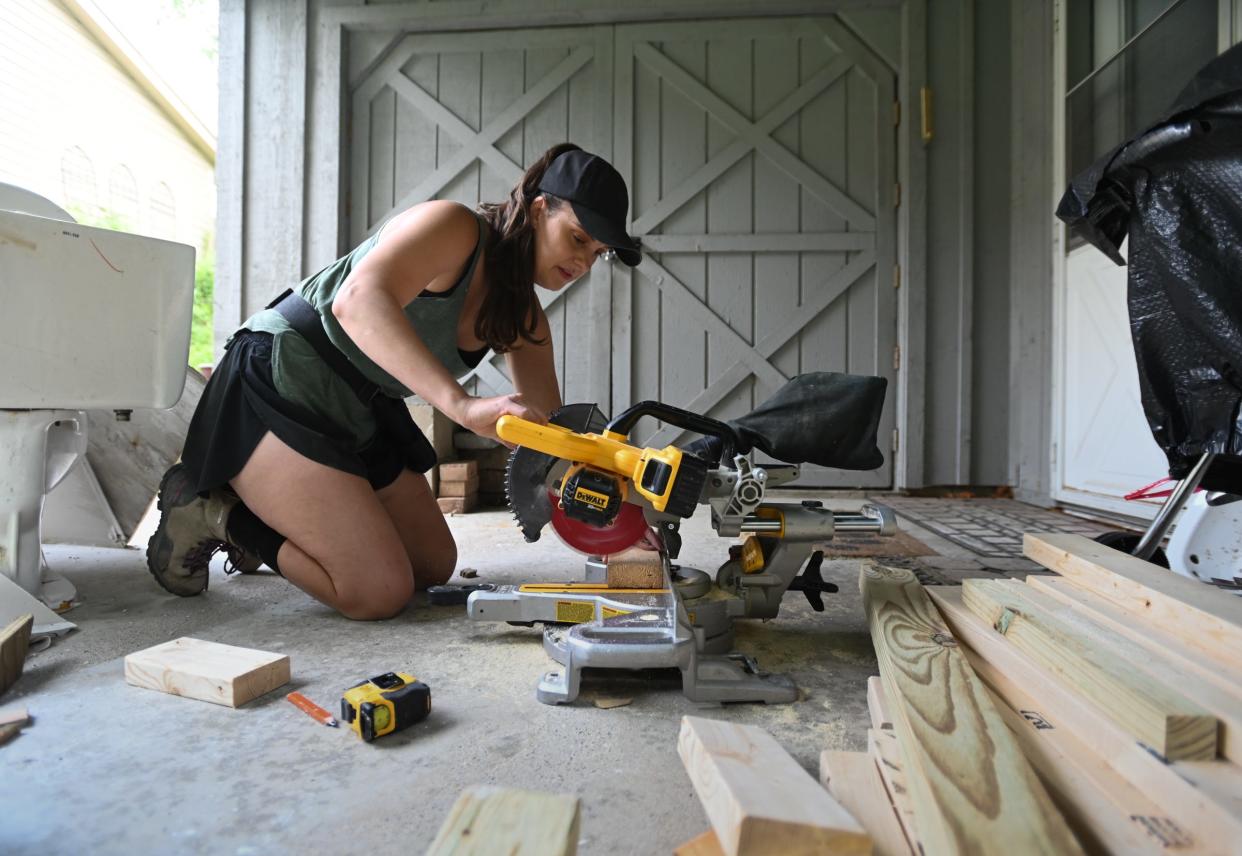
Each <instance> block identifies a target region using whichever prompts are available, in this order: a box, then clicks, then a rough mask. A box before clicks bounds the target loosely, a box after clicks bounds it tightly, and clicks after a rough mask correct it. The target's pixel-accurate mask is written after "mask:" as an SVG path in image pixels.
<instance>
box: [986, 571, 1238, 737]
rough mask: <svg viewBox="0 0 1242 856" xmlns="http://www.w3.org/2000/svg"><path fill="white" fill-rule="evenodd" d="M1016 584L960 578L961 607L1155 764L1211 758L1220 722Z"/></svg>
mask: <svg viewBox="0 0 1242 856" xmlns="http://www.w3.org/2000/svg"><path fill="white" fill-rule="evenodd" d="M1023 590H1029V588H1028V586H1026V585H1025V584H1024V583H1021V582H1018V581H1017V580H977V579H976V580H965V581H964V582H963V583H962V592H963V598H964V601H965V603H966V606H967V608H969V609H970V610H971V611H972V612H974V613H975V614H976V615H978V616H979V617H980V618H982V619H983V620H984V621H985V622H986V623H987V624H990V625H991V626H992V627H994V628H995V629H996V630H997V631H998V632H1000V634H1001V635H1002V636H1004V637H1005V638H1006V639H1007V640H1009V642H1010V644H1012V645H1013V646H1014V647H1015V648H1018V649H1020V650H1021V651H1022V652H1023V653H1024V654H1026V655H1027V656H1028V657H1030V658H1031V659H1033V660H1035V661H1036V662H1037V663H1039V664H1040V665H1041V666H1044V667H1045V668H1047V669H1048V670H1049V671H1051V672H1052V673H1053V674H1055V675H1056V676H1057V679H1058V680H1061V681H1064V682H1066V683H1067V684H1069V685H1070V686H1071V687H1073V689H1074V691H1075V692H1077V693H1079V694H1080V695H1082V696H1084V697H1086V698H1088V699H1090V700H1091V701H1093V702H1094V703H1095V704H1097V705H1099V707H1100V708H1101V709H1103V710H1104V711H1105V712H1106V713H1107V714H1108V715H1109V716H1110V717H1111V718H1112V719H1113V720H1114V721H1115V722H1116V723H1117V724H1118V725H1120V726H1121V727H1122V728H1124V729H1125V730H1126V731H1127V732H1128V733H1130V734H1132V735H1134V737H1135V739H1137V740H1140V741H1142V742H1143V743H1144V744H1146V745H1147V746H1150V747H1151V748H1152V750H1153V751H1155V752H1156V753H1158V754H1159V755H1160V756H1161V757H1162V758H1167V759H1169V760H1172V761H1178V760H1195V759H1201V760H1207V759H1210V758H1214V757H1215V756H1216V742H1217V741H1216V738H1217V730H1218V728H1219V723H1218V721H1217V719H1216V717H1214V716H1212V715H1211V713H1209V712H1208V711H1207V710H1205V709H1204V708H1203V707H1202V706H1200V705H1198V704H1196V703H1194V702H1192V701H1191V700H1190V699H1188V698H1186V697H1185V696H1184V695H1183V694H1182V693H1180V692H1178V691H1176V690H1175V689H1173V688H1172V687H1170V686H1168V685H1167V684H1165V683H1162V682H1161V681H1158V680H1156V679H1155V678H1153V677H1152V676H1151V675H1149V674H1147V672H1145V671H1144V670H1143V669H1142V668H1141V667H1140V663H1141V658H1139V662H1135V660H1134V659H1131V658H1127V657H1125V656H1122V655H1120V654H1118V653H1116V652H1114V651H1112V650H1110V649H1109V648H1108V647H1107V646H1106V645H1101V644H1096V643H1095V642H1094V641H1093V640H1092V639H1090V638H1088V637H1087V636H1086V634H1084V633H1083V632H1081V631H1079V630H1077V629H1075V628H1074V627H1073V626H1071V625H1069V624H1068V623H1066V622H1064V621H1062V620H1060V619H1059V618H1057V617H1055V616H1053V615H1051V614H1049V612H1048V611H1047V610H1046V609H1043V608H1041V607H1040V606H1038V605H1036V604H1035V603H1034V602H1033V601H1031V600H1030V599H1029V598H1027V597H1025V592H1024V591H1023Z"/></svg>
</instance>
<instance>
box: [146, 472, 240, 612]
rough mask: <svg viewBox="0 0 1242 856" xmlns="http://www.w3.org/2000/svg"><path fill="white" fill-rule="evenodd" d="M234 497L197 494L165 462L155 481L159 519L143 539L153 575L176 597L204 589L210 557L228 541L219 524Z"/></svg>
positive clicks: (232, 504) (179, 474)
mask: <svg viewBox="0 0 1242 856" xmlns="http://www.w3.org/2000/svg"><path fill="white" fill-rule="evenodd" d="M238 501H239V500H238V499H237V497H236V496H233V495H232V494H231V493H225V492H224V491H218V490H213V491H212V492H211V493H210V494H209V495H208V497H207V499H202V498H201V497H199V496H198V495H197V494H196V493H194V490H193V485H191V484H190V481H189V479H188V478H187V476H186V473H185V468H184V467H182V465H181V464H175V465H174V466H173V467H172V468H170V469H169V470H168V472H166V473H165V474H164V478H163V479H162V480H161V481H160V493H159V506H158V507H159V510H160V512H161V514H160V525H159V528H157V529H156V530H155V534H154V535H152V536H151V540H150V541H149V542H148V543H147V567H148V568H149V569H150V571H151V576H153V577H155V581H156V582H157V583H159V584H160V585H161V586H163V587H164V588H165V589H166V590H168V591H170V592H172V593H173V594H175V595H180V596H181V597H192V596H193V595H196V594H201V593H202V592H203V591H204V590H206V588H207V565H208V563H210V562H211V557H212V556H213V555H215V553H216V551H217V550H222V549H228V548H229V547H230V546H231V545H230V544H229V543H228V534H227V533H226V532H225V530H224V527H225V523H226V522H227V521H228V518H229V512H230V511H231V510H232V509H233V506H235V505H236V504H237V503H238Z"/></svg>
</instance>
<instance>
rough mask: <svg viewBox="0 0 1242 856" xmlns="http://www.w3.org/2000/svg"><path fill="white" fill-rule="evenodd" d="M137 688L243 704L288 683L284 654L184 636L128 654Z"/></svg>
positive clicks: (127, 673) (128, 674)
mask: <svg viewBox="0 0 1242 856" xmlns="http://www.w3.org/2000/svg"><path fill="white" fill-rule="evenodd" d="M125 681H126V682H127V683H130V684H133V685H134V686H136V687H146V688H148V689H153V690H159V691H161V692H166V693H171V694H172V695H179V696H185V697H186V698H194V699H199V700H200V701H209V702H212V703H214V704H223V705H227V706H228V707H239V706H241V705H243V704H245V703H246V702H248V701H250V700H251V699H255V698H258V697H259V696H261V695H263V694H264V693H266V692H270V691H272V690H274V689H276V688H277V687H279V686H283V685H284V684H287V683H288V682H289V658H288V657H286V656H285V655H284V654H273V653H271V652H268V651H256V650H255V649H253V648H238V647H237V646H235V645H222V644H220V643H219V642H205V641H203V640H202V639H191V638H189V637H188V636H183V637H182V638H180V639H174V640H172V641H171V642H165V643H163V644H162V645H156V646H155V647H153V648H147V649H146V650H144V651H137V652H135V653H133V654H130V655H129V656H127V657H126V658H125Z"/></svg>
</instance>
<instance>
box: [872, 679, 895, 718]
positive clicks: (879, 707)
mask: <svg viewBox="0 0 1242 856" xmlns="http://www.w3.org/2000/svg"><path fill="white" fill-rule="evenodd" d="M867 712H868V713H870V714H871V727H872V728H879V729H883V730H885V731H891V730H892V728H893V717H892V716H890V715H889V712H888V702H887V701H885V700H884V679H883V678H881V677H880V676H879V675H872V676H871V677H869V678H867Z"/></svg>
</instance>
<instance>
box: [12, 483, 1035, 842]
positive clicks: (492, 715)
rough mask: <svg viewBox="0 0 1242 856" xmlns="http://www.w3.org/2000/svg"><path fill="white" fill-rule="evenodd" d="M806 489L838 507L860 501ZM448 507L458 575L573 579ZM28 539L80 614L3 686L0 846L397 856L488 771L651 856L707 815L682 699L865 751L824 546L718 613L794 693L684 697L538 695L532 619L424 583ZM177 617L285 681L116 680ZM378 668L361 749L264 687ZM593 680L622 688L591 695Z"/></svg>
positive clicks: (694, 522)
mask: <svg viewBox="0 0 1242 856" xmlns="http://www.w3.org/2000/svg"><path fill="white" fill-rule="evenodd" d="M797 498H798V499H803V498H807V494H805V493H799V494H797ZM826 499H827V500H828V503H827V504H828V505H829V507H831V508H836V509H842V510H845V509H849V508H856V507H857V506H858V504H859V502H860V500H859V499H857V498H854V499H849V498H846V499H841V498H839V497H832V498H827V497H826ZM450 522H451V525H452V528H453V530H454V533H455V535H456V537H457V541H458V544H459V547H460V560H459V564H458V567H459V570H460V569H462V568H474V569H475V570H477V571H478V574H479V581H488V582H495V583H517V582H524V581H539V580H546V581H555V580H563V579H580V578H581V573H582V571H581V558H580V557H579V556H577V555H576V554H574V553H572V552H571V551H570V550H569V549H568V548H566V547H565V546H563V545H562V544H561V543H560V542H559V541H558V540H557V539H556V538H555V537H554V536H552V535H551V534H548V535H546V536H545V537H544V538H543V539H542V540H541V541H540V542H538V543H536V544H525V543H524V542H523V541H522V539H521V536H520V535H519V534H518V532H517V530H516V528H515V527H514V526H513V523H512V521H511V519H510V517H509V514H508V512H507V511H503V510H496V511H486V512H480V513H475V514H470V515H465V516H460V517H453V518H451V520H450ZM902 528H904V529H906V531H909V532H911V534H914V535H915V537H917V538H919V539H920V540H922V541H923V542H924V543H926V544H928V545H929V546H931V547H933V548H936V549H938V550H939V551H940V552H941V553H942V555H941V556H937V557H930V558H929V559H927V560H919V561H920V562H921V563H924V566H925V567H927V568H929V569H930V570H931V573H932V574H933V575H939V576H940V577H941V578H944V579H945V581H949V579H948V578H960V577H961V576H971V575H978V574H980V573H981V572H982V573H988V572H989V571H987V570H984V569H983V568H982V567H981V566H980V565H979V563H978V562H975V561H974V560H973V559H972V558H971V557H970V554H969V552H968V551H965V550H963V549H962V548H960V547H957V546H956V545H954V544H951V543H949V542H947V541H945V540H943V539H941V538H938V537H937V536H935V535H933V534H932V533H930V532H928V531H926V530H922V529H919V528H918V527H917V526H914V525H912V524H910V523H908V522H907V521H902ZM682 532H683V536H684V546H683V550H682V554H681V561H682V562H683V563H685V564H688V565H692V566H697V567H701V568H704V569H706V570H709V571H714V570H715V568H716V567H717V566H718V565H719V563H720V562H721V561H723V559H724V557H725V553H726V550H727V545H728V543H730V542H729V541H728V540H727V539H723V538H720V537H718V536H717V535H715V533H713V532H712V530H711V527H710V524H709V521H708V515H707V513H706V510H703V512H702V513H700V514H697V515H696V516H695V517H693V518H691V519H690V520H688V521H686V523H685V524H684V526H683V528H682ZM46 552H47V558H48V561H49V562H50V563H51V564H52V565H53V566H54V567H55V568H56V569H58V570H59V571H61V572H62V573H64V574H65V575H66V576H67V577H69V579H71V580H72V581H73V582H74V583H75V584H76V585H77V587H78V590H79V592H80V595H81V600H82V605H81V606H80V607H78V608H76V609H74V610H73V611H72V612H70V613H69V614H68V617H69V618H71V619H72V620H73V621H75V622H76V623H77V624H78V625H79V630H77V631H76V632H74V633H73V634H71V635H70V636H68V637H66V638H63V639H62V640H60V641H58V642H56V644H55V645H53V646H52V648H51V649H50V650H48V651H45V652H41V653H32V655H31V656H30V657H29V659H28V660H27V664H26V671H25V674H24V675H23V677H22V678H21V680H20V681H19V682H18V683H17V685H16V686H15V687H14V689H13V690H12V691H10V692H9V693H8V694H6V696H5V697H4V698H3V699H2V700H0V706H5V707H7V706H10V705H12V704H14V703H17V704H24V705H26V706H28V707H29V709H30V712H31V714H32V715H33V716H34V717H35V722H34V723H33V724H32V725H31V726H29V727H28V728H27V729H26V730H25V731H24V732H22V734H21V735H19V736H18V737H17V738H15V739H14V740H13V741H11V742H10V743H9V744H7V745H5V746H0V805H2V806H3V807H4V808H3V811H2V812H0V852H5V853H13V854H16V853H40V854H47V853H85V852H89V853H101V854H102V853H126V854H129V853H149V852H160V853H166V852H167V853H170V852H177V853H200V852H201V853H239V854H240V853H272V852H284V851H291V850H294V849H297V850H301V851H307V852H313V853H319V852H345V851H348V852H368V851H371V852H396V851H400V852H411V853H418V852H421V851H422V849H423V848H424V847H425V846H426V845H427V844H428V843H429V842H430V840H431V838H432V837H433V836H434V835H435V833H436V831H437V830H438V829H439V827H440V824H441V822H442V821H443V819H444V817H445V816H446V814H447V812H448V810H449V808H450V806H451V805H452V804H453V802H454V800H455V799H456V798H457V796H458V794H459V793H460V791H461V790H462V789H463V788H465V787H467V786H469V785H473V784H481V783H487V784H494V785H503V786H513V787H522V788H531V789H537V790H543V791H552V792H560V793H571V794H576V795H577V796H579V797H580V798H581V801H582V826H581V830H582V837H581V840H580V845H579V852H580V853H584V854H595V853H610V854H611V853H636V854H646V853H670V852H671V851H672V848H673V847H675V846H677V845H679V844H681V843H682V842H684V841H686V840H687V839H690V838H692V837H694V836H695V835H697V834H699V833H700V832H702V831H704V830H705V829H707V827H708V822H707V818H706V816H705V815H704V814H703V810H702V808H701V806H700V804H699V801H698V799H697V798H696V797H695V795H694V791H693V789H692V788H691V785H690V781H689V779H688V778H687V777H686V774H685V772H684V771H683V770H682V766H681V762H680V761H679V760H678V757H677V752H676V739H677V731H678V725H679V721H680V718H681V717H682V715H684V714H695V715H699V716H708V717H715V718H720V719H726V720H730V721H735V722H741V723H750V724H755V725H759V726H762V727H763V728H765V729H767V730H768V731H770V732H771V733H772V734H773V735H774V736H775V737H776V739H777V740H778V741H779V742H780V743H781V745H782V746H784V747H785V748H786V749H787V750H788V751H789V752H790V753H791V754H792V755H793V756H794V757H795V758H796V759H797V760H798V761H799V762H800V763H801V764H802V765H803V766H804V767H805V768H806V769H807V770H809V771H811V772H812V774H813V775H814V774H816V773H817V771H818V766H819V753H820V751H821V750H823V749H829V748H833V749H855V750H862V749H865V747H866V729H867V725H868V716H867V704H866V679H867V676H869V675H872V674H875V673H876V662H875V655H874V651H873V649H872V645H871V640H870V637H869V635H868V632H867V626H866V621H865V618H864V615H863V612H862V605H861V600H860V597H859V594H858V587H857V578H858V571H859V562H858V561H856V560H849V561H831V562H828V561H826V562H825V563H824V567H823V575H824V578H825V579H826V580H831V581H834V582H836V583H838V584H839V585H840V587H841V591H840V593H839V594H837V595H829V596H826V597H825V602H826V604H827V610H826V611H825V612H823V613H819V614H817V613H814V612H813V611H812V610H811V609H810V607H809V605H808V604H807V602H806V600H805V598H804V597H803V596H802V595H800V594H798V593H796V592H794V593H790V594H789V595H788V596H787V597H786V598H785V601H784V605H783V607H782V610H781V614H780V616H779V617H778V618H777V619H776V620H775V621H772V622H769V623H767V624H761V623H758V622H746V623H741V624H740V625H739V631H738V649H739V650H741V651H744V652H746V653H749V654H752V655H754V656H756V657H757V658H758V660H759V663H760V665H761V667H763V668H764V669H766V670H768V671H774V672H785V673H788V674H790V675H791V676H792V677H793V678H794V680H795V681H797V683H798V685H799V686H800V687H801V688H802V692H803V695H802V698H801V699H800V700H799V701H798V702H796V703H794V704H790V705H774V706H765V705H762V704H740V705H729V706H721V705H714V706H712V705H708V706H700V705H696V704H694V703H691V702H689V701H688V700H686V699H685V697H684V696H683V695H682V694H681V691H680V681H679V674H678V673H677V672H676V671H671V672H667V673H663V672H655V673H627V674H618V673H613V672H601V673H597V674H590V673H588V676H587V678H586V680H585V681H584V685H583V693H582V696H581V697H580V698H579V700H578V701H577V702H576V703H575V704H573V705H570V706H561V707H550V706H545V705H542V704H540V703H539V702H537V701H536V700H535V694H534V689H535V683H536V681H537V679H538V677H539V676H540V675H541V674H542V672H544V671H545V670H547V669H549V668H551V666H552V662H551V661H550V660H549V659H548V658H547V657H546V656H545V654H544V652H543V648H542V645H541V636H540V632H539V631H538V630H537V629H528V628H517V627H509V626H507V625H503V624H502V625H491V624H476V623H471V622H469V621H467V620H466V618H465V616H464V612H463V610H462V609H461V608H460V607H457V608H454V607H431V606H429V605H427V603H426V600H425V597H423V596H422V595H419V596H418V598H417V600H416V601H415V603H414V605H413V606H412V607H411V608H410V609H408V610H407V611H406V612H405V613H404V614H403V615H401V616H399V617H397V618H395V619H392V620H390V621H382V622H374V623H361V622H353V621H349V620H347V619H345V618H342V617H340V616H339V615H337V614H335V613H334V612H332V611H331V610H329V609H327V608H326V607H323V606H321V605H319V604H318V603H316V602H315V601H313V600H311V599H310V597H309V596H307V595H305V594H303V593H302V592H300V591H299V590H297V589H295V588H294V587H293V586H292V585H290V584H289V583H287V582H286V581H284V580H282V579H280V578H278V577H276V576H274V575H271V574H267V573H264V574H262V575H257V576H250V577H243V576H241V575H235V576H231V577H230V576H225V575H224V573H223V570H222V567H221V559H220V558H219V557H217V560H216V563H215V564H213V568H212V578H211V587H210V589H209V591H208V592H207V593H206V594H205V595H203V596H200V597H196V598H188V599H182V598H177V597H174V596H171V595H167V594H165V593H164V592H163V591H162V590H161V589H159V588H158V587H157V586H156V584H155V582H154V581H153V580H151V578H150V577H149V575H148V574H147V572H146V567H145V563H144V557H143V554H142V553H141V552H140V551H137V550H109V549H98V548H83V547H63V546H61V547H57V546H51V547H48V548H47V551H46ZM907 561H909V560H907ZM1011 561H1015V560H1011ZM1016 561H1018V562H1021V560H1016ZM1024 569H1025V565H1020V564H1014V565H1013V567H1012V572H1013V573H1015V574H1016V573H1017V572H1020V571H1021V570H1024ZM1002 570H1005V571H1010V570H1011V569H1010V568H1004V569H1002ZM992 572H995V571H992ZM454 581H455V582H459V581H460V580H456V579H455V580H454ZM179 636H193V637H197V638H200V639H207V640H212V641H217V642H224V643H228V644H232V645H241V646H246V647H252V648H259V649H264V650H268V651H276V652H281V653H285V654H288V655H289V656H290V658H291V661H292V671H293V681H292V683H291V684H290V685H289V686H287V687H285V688H283V689H281V690H279V691H276V692H272V693H269V694H268V695H266V696H264V697H262V698H260V699H258V700H256V701H254V702H251V703H250V704H247V705H245V706H244V707H242V708H239V709H236V710H234V709H230V708H226V707H221V706H217V705H212V704H208V703H205V702H201V701H195V700H190V699H184V698H179V697H175V696H171V695H165V694H162V693H159V692H154V691H151V690H146V689H139V688H136V687H131V686H128V685H126V684H125V682H124V679H123V676H122V675H123V669H122V660H121V658H122V657H124V655H126V654H128V653H131V652H133V651H137V650H140V649H143V648H146V647H149V646H151V645H155V644H158V643H161V642H165V641H167V640H170V639H174V638H176V637H179ZM388 670H404V671H409V672H412V673H413V674H415V675H417V676H418V677H419V678H420V679H422V680H424V681H426V682H427V683H428V684H429V685H430V686H431V689H432V697H433V702H434V708H433V713H432V715H431V717H430V718H429V719H428V720H426V721H425V722H423V723H421V724H419V725H417V726H415V727H413V728H411V729H409V730H408V731H405V732H402V733H399V734H396V735H391V736H388V737H385V738H383V739H382V740H380V741H377V742H376V743H374V744H371V745H367V744H364V743H362V742H361V741H360V740H358V739H357V738H356V737H354V735H353V734H352V733H350V732H348V731H346V730H345V729H344V728H341V729H330V728H325V727H323V726H320V725H317V724H316V723H314V722H313V721H312V720H311V719H310V718H309V717H307V716H306V715H304V714H302V713H300V712H299V711H297V710H296V709H294V708H293V706H292V705H290V704H289V703H288V702H286V701H285V699H284V694H285V693H286V692H288V691H290V690H293V689H297V690H299V691H301V692H302V693H304V694H305V695H307V696H309V697H310V698H311V699H313V700H315V701H317V702H319V703H320V704H321V705H322V706H323V707H326V708H329V709H330V710H335V709H336V707H337V705H338V700H339V697H340V695H341V692H342V691H343V690H344V689H345V688H346V687H348V686H350V685H351V684H353V683H356V682H357V681H360V680H363V679H365V678H367V677H369V676H370V675H374V674H378V673H381V672H385V671H388ZM598 696H610V697H615V696H626V697H632V698H633V703H632V704H630V705H628V706H625V707H617V708H613V709H607V710H605V709H599V708H596V707H595V706H594V704H593V703H592V702H593V700H594V699H595V698H596V697H598Z"/></svg>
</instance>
